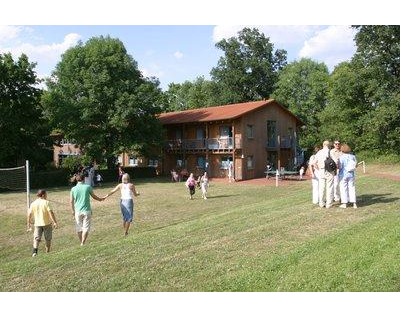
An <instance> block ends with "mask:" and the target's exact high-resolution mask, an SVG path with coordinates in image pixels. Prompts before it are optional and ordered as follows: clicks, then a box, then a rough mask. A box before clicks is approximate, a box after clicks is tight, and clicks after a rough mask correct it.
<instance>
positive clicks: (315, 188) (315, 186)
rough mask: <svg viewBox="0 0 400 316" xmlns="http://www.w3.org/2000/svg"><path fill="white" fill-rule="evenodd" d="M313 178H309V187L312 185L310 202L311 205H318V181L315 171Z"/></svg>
mask: <svg viewBox="0 0 400 316" xmlns="http://www.w3.org/2000/svg"><path fill="white" fill-rule="evenodd" d="M314 174H315V177H313V178H311V185H312V202H313V204H318V201H319V190H318V187H319V184H318V182H319V179H318V176H317V171H315V172H314Z"/></svg>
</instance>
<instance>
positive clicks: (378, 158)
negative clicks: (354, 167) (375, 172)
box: [356, 151, 400, 164]
mask: <svg viewBox="0 0 400 316" xmlns="http://www.w3.org/2000/svg"><path fill="white" fill-rule="evenodd" d="M356 157H357V161H363V160H364V161H365V162H369V163H381V164H394V163H400V156H399V155H396V154H393V153H386V154H385V153H382V152H379V151H361V152H359V153H356Z"/></svg>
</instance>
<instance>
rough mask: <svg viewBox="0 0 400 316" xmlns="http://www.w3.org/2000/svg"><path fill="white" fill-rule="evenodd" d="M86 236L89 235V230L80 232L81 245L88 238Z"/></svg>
mask: <svg viewBox="0 0 400 316" xmlns="http://www.w3.org/2000/svg"><path fill="white" fill-rule="evenodd" d="M88 236H89V232H88V231H83V232H82V240H81V246H83V245H84V244H85V242H86V239H87V238H88Z"/></svg>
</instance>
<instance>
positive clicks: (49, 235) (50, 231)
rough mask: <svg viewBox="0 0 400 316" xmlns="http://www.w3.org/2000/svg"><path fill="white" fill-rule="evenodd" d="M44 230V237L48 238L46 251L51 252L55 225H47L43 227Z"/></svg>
mask: <svg viewBox="0 0 400 316" xmlns="http://www.w3.org/2000/svg"><path fill="white" fill-rule="evenodd" d="M43 230H44V239H45V240H46V252H50V247H51V240H52V239H53V227H52V226H51V225H47V226H45V227H44V228H43Z"/></svg>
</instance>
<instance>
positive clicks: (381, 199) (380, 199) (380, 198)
mask: <svg viewBox="0 0 400 316" xmlns="http://www.w3.org/2000/svg"><path fill="white" fill-rule="evenodd" d="M390 195H392V193H382V194H362V195H360V196H357V204H358V205H359V206H369V205H373V204H384V203H393V202H396V201H398V200H399V198H397V197H389V196H390Z"/></svg>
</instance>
